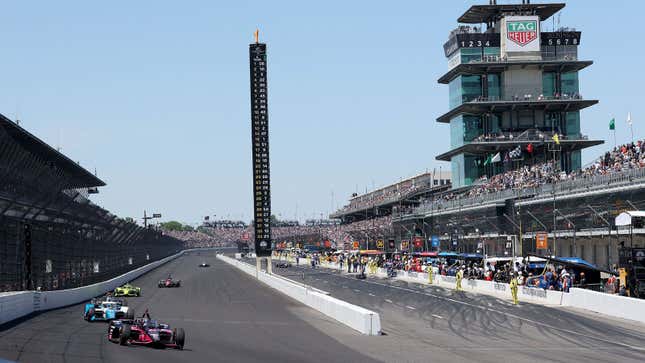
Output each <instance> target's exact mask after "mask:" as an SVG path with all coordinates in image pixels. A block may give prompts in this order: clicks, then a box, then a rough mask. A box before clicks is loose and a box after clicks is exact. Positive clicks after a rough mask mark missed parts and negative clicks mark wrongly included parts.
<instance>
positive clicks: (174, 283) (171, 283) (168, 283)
mask: <svg viewBox="0 0 645 363" xmlns="http://www.w3.org/2000/svg"><path fill="white" fill-rule="evenodd" d="M180 286H181V280H173V279H172V277H170V276H168V278H167V279H165V280H160V281H159V287H180Z"/></svg>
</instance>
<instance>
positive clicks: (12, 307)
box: [0, 250, 193, 325]
mask: <svg viewBox="0 0 645 363" xmlns="http://www.w3.org/2000/svg"><path fill="white" fill-rule="evenodd" d="M190 251H193V250H184V251H181V252H179V253H177V254H175V255H172V256H168V257H166V258H163V259H161V260H158V261H155V262H152V263H149V264H147V265H145V266H142V267H139V268H137V269H134V270H132V271H129V272H127V273H125V274H123V275H120V276H117V277H115V278H112V279H110V280H107V281H103V282H98V283H96V284H92V285H87V286H83V287H77V288H74V289H66V290H54V291H43V292H39V291H17V292H6V293H0V325H1V324H4V323H7V322H10V321H12V320H15V319H18V318H20V317H23V316H26V315H29V314H31V313H34V312H38V311H45V310H51V309H56V308H60V307H64V306H69V305H75V304H78V303H80V302H83V301H87V300H90V299H91V298H93V297H96V296H99V295H102V294H104V293H106V292H108V291H112V290H114V289H115V288H116V287H118V286H121V285H123V284H124V283H126V282H128V281H131V280H133V279H135V278H137V277H139V276H141V275H143V274H145V273H147V272H149V271H150V270H152V269H155V268H157V267H159V266H161V265H163V264H165V263H166V262H169V261H171V260H174V259H175V258H177V257H179V256H181V255H183V254H184V253H185V252H190ZM79 314H80V312H79Z"/></svg>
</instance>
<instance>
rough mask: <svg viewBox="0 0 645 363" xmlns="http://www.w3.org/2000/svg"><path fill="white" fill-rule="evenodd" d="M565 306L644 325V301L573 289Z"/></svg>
mask: <svg viewBox="0 0 645 363" xmlns="http://www.w3.org/2000/svg"><path fill="white" fill-rule="evenodd" d="M570 291H571V292H570V293H569V294H567V295H569V296H568V298H569V301H568V303H567V304H566V305H568V306H572V307H576V308H581V309H587V310H591V311H594V312H597V313H601V314H605V315H609V316H615V317H619V318H623V319H631V320H636V321H639V322H641V323H645V300H643V299H636V298H633V297H627V296H619V295H611V294H605V293H602V292H596V291H591V290H586V289H577V288H573V289H571V290H570Z"/></svg>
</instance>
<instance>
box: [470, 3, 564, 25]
mask: <svg viewBox="0 0 645 363" xmlns="http://www.w3.org/2000/svg"><path fill="white" fill-rule="evenodd" d="M565 5H566V4H564V3H554V4H502V5H473V6H471V7H470V9H468V10H466V12H465V13H464V14H463V15H462V16H460V17H459V19H457V21H458V22H460V23H462V24H481V23H488V22H489V21H496V20H498V19H499V18H501V16H502V15H503V14H509V13H511V14H518V15H538V16H539V17H540V20H541V21H544V20H546V19H548V18H550V17H551V16H553V14H555V13H557V12H558V11H560V10H562V9H563V8H564V7H565Z"/></svg>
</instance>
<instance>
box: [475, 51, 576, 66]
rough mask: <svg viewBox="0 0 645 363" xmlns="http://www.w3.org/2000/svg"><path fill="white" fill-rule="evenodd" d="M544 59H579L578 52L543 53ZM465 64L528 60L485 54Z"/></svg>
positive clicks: (510, 62) (511, 62) (509, 62)
mask: <svg viewBox="0 0 645 363" xmlns="http://www.w3.org/2000/svg"><path fill="white" fill-rule="evenodd" d="M541 60H542V61H577V60H578V55H577V54H545V53H542V59H541ZM464 63H465V64H478V63H508V64H513V63H526V61H513V60H508V58H505V57H501V56H499V55H496V54H488V55H483V56H481V57H477V58H470V59H469V60H468V62H464Z"/></svg>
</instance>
